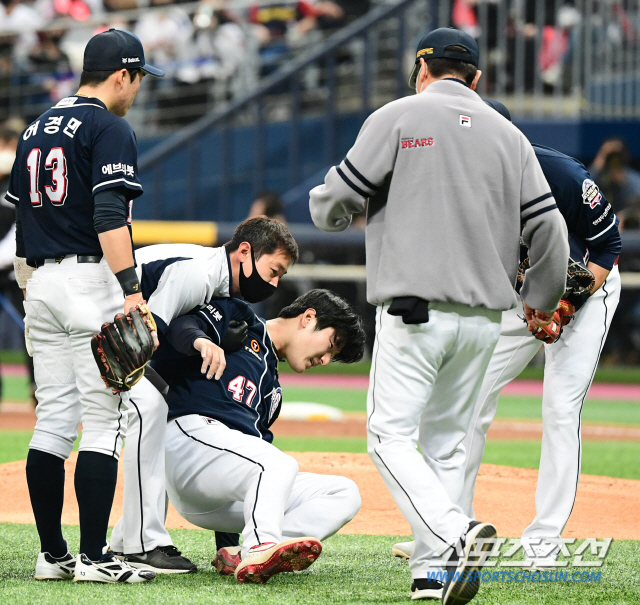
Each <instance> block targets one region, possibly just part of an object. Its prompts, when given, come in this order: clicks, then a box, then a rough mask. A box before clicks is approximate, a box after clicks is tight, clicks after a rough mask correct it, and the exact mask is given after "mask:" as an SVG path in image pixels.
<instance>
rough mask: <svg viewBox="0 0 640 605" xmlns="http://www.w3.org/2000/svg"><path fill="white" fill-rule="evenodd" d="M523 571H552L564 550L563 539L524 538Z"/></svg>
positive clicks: (522, 541)
mask: <svg viewBox="0 0 640 605" xmlns="http://www.w3.org/2000/svg"><path fill="white" fill-rule="evenodd" d="M521 543H522V550H523V551H524V561H523V563H522V567H523V569H530V570H532V571H552V570H555V569H556V568H557V566H556V564H555V563H556V561H557V560H558V554H559V553H560V550H561V548H562V538H522V540H521Z"/></svg>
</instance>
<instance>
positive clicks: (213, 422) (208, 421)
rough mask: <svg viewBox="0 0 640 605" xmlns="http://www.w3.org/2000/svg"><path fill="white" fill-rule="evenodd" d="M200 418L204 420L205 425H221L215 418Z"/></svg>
mask: <svg viewBox="0 0 640 605" xmlns="http://www.w3.org/2000/svg"><path fill="white" fill-rule="evenodd" d="M200 418H202V420H204V423H205V424H220V423H219V422H218V421H217V420H214V419H213V418H206V417H205V416H200Z"/></svg>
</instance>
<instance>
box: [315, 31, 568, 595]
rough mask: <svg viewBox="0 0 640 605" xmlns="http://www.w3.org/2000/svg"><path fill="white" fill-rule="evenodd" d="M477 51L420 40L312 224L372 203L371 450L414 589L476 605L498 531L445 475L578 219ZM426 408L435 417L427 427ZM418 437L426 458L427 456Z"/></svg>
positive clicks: (452, 40) (541, 301)
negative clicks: (487, 549) (492, 365)
mask: <svg viewBox="0 0 640 605" xmlns="http://www.w3.org/2000/svg"><path fill="white" fill-rule="evenodd" d="M477 66H478V46H477V44H476V42H475V41H474V40H473V38H471V37H470V36H469V35H467V34H465V33H463V32H461V31H458V30H455V29H444V28H442V29H437V30H435V31H432V32H430V33H429V34H427V35H426V36H425V37H424V38H423V39H422V40H421V41H420V44H419V46H418V52H417V57H416V63H415V66H414V70H413V72H412V74H411V80H410V85H411V86H415V88H416V92H417V93H419V94H417V95H415V96H412V97H406V98H403V99H399V100H397V101H393V102H392V103H389V104H388V105H385V106H384V107H382V108H381V109H379V110H378V111H376V112H375V113H373V114H372V115H371V116H370V117H369V119H368V120H367V121H366V122H365V124H364V125H363V127H362V129H361V131H360V134H359V135H358V138H357V140H356V142H355V144H354V146H353V147H352V148H351V150H350V151H349V153H348V154H347V157H346V158H345V159H344V161H342V162H341V163H340V165H338V166H334V167H333V168H331V170H330V171H329V172H328V173H327V176H326V178H325V182H324V184H323V185H320V186H319V187H316V188H315V189H313V190H312V191H311V193H310V209H311V216H312V217H313V222H314V223H315V224H316V225H317V226H318V227H319V228H320V229H323V230H325V231H341V230H343V229H346V228H347V227H348V226H349V224H350V222H351V215H352V214H354V213H359V212H362V210H363V209H365V208H366V210H367V229H366V243H367V298H368V300H369V302H371V303H373V304H375V305H377V307H378V308H377V315H376V342H375V344H374V349H373V363H372V367H371V380H370V387H369V394H368V400H367V410H368V417H369V419H368V425H367V430H368V447H369V455H370V456H371V458H372V459H373V461H374V463H375V464H376V466H377V467H378V470H379V471H380V473H381V475H382V477H383V479H384V480H385V482H386V484H387V487H388V488H389V490H390V491H391V493H392V495H393V497H394V498H395V501H396V503H397V504H398V506H399V507H400V509H401V510H402V512H403V514H404V516H405V517H406V518H407V520H408V521H409V523H410V524H411V528H412V530H413V535H414V537H415V540H416V548H415V553H414V555H413V556H412V557H411V559H410V561H409V564H410V567H411V572H412V577H413V584H412V587H411V593H412V598H414V599H423V598H434V597H435V598H440V597H441V598H442V601H443V603H445V605H448V604H450V603H458V602H467V600H470V599H471V598H473V596H475V594H476V592H477V590H478V588H479V584H480V582H479V579H478V580H475V579H474V578H475V575H471V576H466V577H462V576H460V575H459V574H458V575H457V576H456V575H454V574H450V575H448V576H447V575H446V574H443V573H441V572H442V570H443V569H447V570H449V571H456V570H457V571H458V572H463V573H467V574H474V573H475V572H476V571H478V570H479V569H480V567H481V564H479V563H478V562H474V557H473V556H470V554H469V553H470V551H471V550H472V549H474V548H475V547H476V546H477V545H478V544H481V543H482V539H484V538H492V537H495V535H496V530H495V528H494V527H493V525H491V524H489V523H479V522H477V521H474V520H472V519H470V518H469V517H467V516H466V515H464V514H463V513H462V511H461V509H460V508H459V507H458V506H456V505H454V504H453V503H452V501H453V502H455V501H457V499H458V494H459V491H460V490H461V489H462V487H463V486H462V485H455V484H452V481H450V480H448V479H449V475H448V473H447V470H448V469H449V468H450V467H451V466H454V467H455V464H454V463H455V461H456V459H457V458H458V457H464V455H465V453H464V448H463V439H464V437H465V435H466V433H467V431H468V430H469V424H470V415H471V412H472V409H473V404H474V402H475V400H476V397H477V394H478V390H479V388H480V385H481V382H482V378H483V375H484V373H485V370H486V368H487V364H488V363H489V359H490V358H491V354H492V352H493V349H494V347H495V344H496V342H497V340H498V337H499V335H500V318H501V312H502V311H505V310H507V309H511V308H513V307H515V306H516V305H517V304H519V299H518V297H517V295H516V292H515V290H514V284H515V281H516V273H517V267H518V260H519V248H520V237H521V236H522V239H523V240H524V243H525V245H526V246H527V247H528V248H529V253H530V260H531V268H530V269H529V270H528V271H527V280H526V282H525V284H524V286H523V288H522V291H521V296H522V305H523V307H524V314H525V316H526V318H527V320H528V322H529V324H530V325H531V326H532V327H533V326H534V325H545V324H547V323H549V321H550V319H551V316H552V313H553V311H555V309H556V308H557V305H558V302H559V299H560V296H561V295H562V293H563V292H564V288H565V276H566V271H567V260H568V256H569V247H568V244H567V228H566V224H565V222H564V220H563V219H562V216H561V215H560V212H559V211H558V209H557V207H556V204H555V202H554V199H553V196H552V194H551V191H550V189H549V185H548V184H547V181H546V179H545V177H544V174H543V173H542V170H541V168H540V165H539V164H538V161H537V159H536V157H535V154H534V152H533V149H532V148H531V145H530V144H529V142H528V141H527V139H526V138H525V137H524V135H522V133H521V132H520V131H519V130H518V129H517V128H515V127H514V126H513V125H512V124H510V123H509V122H508V121H506V120H504V119H503V118H502V117H501V116H500V115H498V114H497V113H496V112H495V111H494V110H492V109H491V108H490V107H488V106H487V105H485V104H484V103H483V101H482V99H481V98H480V97H479V96H478V95H477V94H476V93H475V92H474V90H475V87H476V85H477V83H478V79H479V78H480V75H481V72H480V71H478V69H477ZM427 410H428V417H429V419H430V420H429V422H428V423H427V422H423V421H422V419H423V415H424V416H425V417H426V414H425V412H427ZM418 444H419V446H420V450H421V453H420V452H419V451H418V450H417V445H418ZM443 584H444V586H443Z"/></svg>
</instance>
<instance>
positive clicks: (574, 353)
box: [393, 101, 622, 568]
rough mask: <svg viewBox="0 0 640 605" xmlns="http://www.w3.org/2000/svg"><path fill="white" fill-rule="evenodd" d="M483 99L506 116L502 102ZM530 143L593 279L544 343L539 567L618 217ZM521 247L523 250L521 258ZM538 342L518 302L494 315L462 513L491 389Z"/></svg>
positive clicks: (456, 487)
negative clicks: (495, 336) (554, 337)
mask: <svg viewBox="0 0 640 605" xmlns="http://www.w3.org/2000/svg"><path fill="white" fill-rule="evenodd" d="M487 104H488V105H490V106H491V107H493V108H495V109H496V110H497V111H498V112H499V113H500V114H501V115H503V116H504V117H506V118H507V119H508V120H509V121H511V116H510V114H509V112H508V110H507V108H506V107H505V106H504V105H502V103H499V102H497V101H487ZM533 149H534V151H535V154H536V157H537V159H538V161H539V162H540V166H541V167H542V171H543V173H544V176H545V177H546V179H547V181H548V183H549V186H550V187H551V191H552V193H553V197H554V199H555V201H556V204H557V206H558V209H559V211H560V213H561V214H562V217H563V218H564V220H565V222H566V224H567V230H568V232H569V243H570V248H571V257H572V258H573V259H578V260H581V261H584V262H585V263H588V268H589V269H590V270H591V271H592V272H593V274H594V276H595V284H594V286H593V288H592V290H591V293H590V295H589V296H587V297H584V299H583V300H572V302H573V303H574V305H575V307H576V313H575V317H574V319H573V320H572V321H571V322H570V323H569V324H568V325H567V326H565V328H564V329H563V332H562V336H561V337H560V340H558V341H557V342H556V343H554V344H547V345H544V352H545V370H544V389H543V399H542V423H543V437H542V452H541V458H540V470H539V476H538V489H537V492H536V517H535V519H534V520H533V522H532V523H531V524H530V525H529V526H528V527H527V528H526V529H525V531H524V533H523V535H522V543H523V547H524V550H525V555H526V558H525V565H526V566H534V567H541V568H542V567H545V566H547V567H549V566H551V567H552V566H553V563H554V561H555V559H556V557H557V554H558V550H559V546H560V544H559V539H560V535H561V533H562V530H563V528H564V526H565V525H566V523H567V521H568V519H569V515H570V514H571V510H572V508H573V504H574V502H575V497H576V489H577V486H578V479H579V475H580V457H581V449H582V448H581V437H580V413H581V410H582V406H583V404H584V400H585V397H586V395H587V392H588V390H589V387H590V386H591V381H592V380H593V376H594V374H595V370H596V366H597V364H598V359H599V357H600V352H601V351H602V346H603V344H604V341H605V339H606V336H607V332H608V330H609V326H610V325H611V320H612V318H613V314H614V312H615V310H616V307H617V306H618V301H619V299H620V275H619V272H618V267H617V260H618V255H619V253H620V250H621V247H622V245H621V240H620V234H619V232H618V219H617V218H616V217H615V215H614V214H613V212H612V210H611V205H610V204H609V203H608V202H607V200H606V199H605V197H604V195H602V193H601V192H600V191H599V189H598V187H597V185H596V184H595V183H594V182H593V180H592V178H591V176H590V175H589V173H588V172H587V170H586V168H585V167H584V166H583V165H582V164H581V163H580V162H578V161H577V160H575V159H573V158H571V157H569V156H566V155H564V154H562V153H560V152H559V151H556V150H554V149H550V148H548V147H543V146H541V145H533ZM526 254H527V250H526V248H524V247H523V251H522V255H523V257H524V256H526ZM542 346H543V343H542V342H541V341H540V340H537V339H536V338H534V336H533V335H532V333H531V332H530V331H528V329H527V325H526V324H525V323H524V322H523V321H522V315H521V313H520V312H519V311H518V309H511V310H509V311H505V312H504V313H503V315H502V328H501V335H500V339H499V340H498V344H497V345H496V348H495V350H494V353H493V356H492V357H491V361H490V362H489V366H488V368H487V372H486V374H485V377H484V380H483V382H482V387H481V389H480V394H479V396H478V400H477V403H476V405H475V409H474V412H473V419H472V424H471V430H470V431H469V434H468V435H467V437H466V438H465V440H464V444H463V445H464V450H463V452H462V458H461V459H459V460H461V464H459V465H457V466H456V465H452V467H453V470H451V471H450V479H451V480H450V481H449V483H448V485H450V486H452V489H451V498H452V499H453V500H454V501H455V502H457V503H458V504H459V505H460V507H461V508H462V510H463V511H465V513H466V514H468V515H470V516H473V506H472V501H473V494H474V490H475V482H476V477H477V474H478V470H479V468H480V462H481V460H482V456H483V454H484V446H485V442H486V435H487V431H488V430H489V426H490V425H491V422H492V421H493V418H494V416H495V414H496V409H497V405H498V397H499V395H500V392H501V391H502V389H503V388H504V386H505V385H506V384H508V383H509V382H510V381H511V380H513V379H514V378H516V377H517V376H518V375H519V374H520V372H522V370H523V369H524V368H525V367H526V366H527V364H528V363H529V362H530V361H531V359H532V358H533V356H534V355H535V354H536V352H537V351H538V350H539V349H540V347H542ZM465 450H466V451H465ZM465 454H466V455H465ZM456 473H457V475H456ZM462 475H464V481H462V480H461V479H462ZM412 552H413V543H411V542H409V543H400V544H396V545H394V547H393V553H394V554H395V555H396V556H401V557H407V558H408V556H410V555H411V553H412Z"/></svg>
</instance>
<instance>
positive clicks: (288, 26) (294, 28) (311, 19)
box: [249, 0, 344, 75]
mask: <svg viewBox="0 0 640 605" xmlns="http://www.w3.org/2000/svg"><path fill="white" fill-rule="evenodd" d="M320 17H324V18H325V20H326V21H328V20H333V21H335V22H336V23H339V21H340V19H342V18H343V17H344V11H343V9H342V8H340V6H339V5H338V4H336V3H335V2H332V1H331V0H323V1H322V2H319V3H318V4H312V3H311V2H308V1H307V0H300V1H298V2H282V3H278V4H270V5H267V6H260V5H254V6H252V7H251V8H250V9H249V21H250V22H251V23H253V24H255V26H256V35H257V37H258V40H259V42H260V57H261V59H262V63H263V66H264V67H263V70H262V73H263V75H267V74H268V73H270V72H272V71H273V70H274V69H275V67H276V66H277V64H278V63H279V62H280V60H281V59H282V58H283V57H284V56H285V55H286V54H287V53H288V51H289V49H290V48H292V47H295V46H299V45H300V44H302V43H303V40H304V44H305V45H307V44H309V42H310V40H309V38H308V34H309V33H310V32H311V31H312V30H315V29H317V25H318V19H319V18H320Z"/></svg>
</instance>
